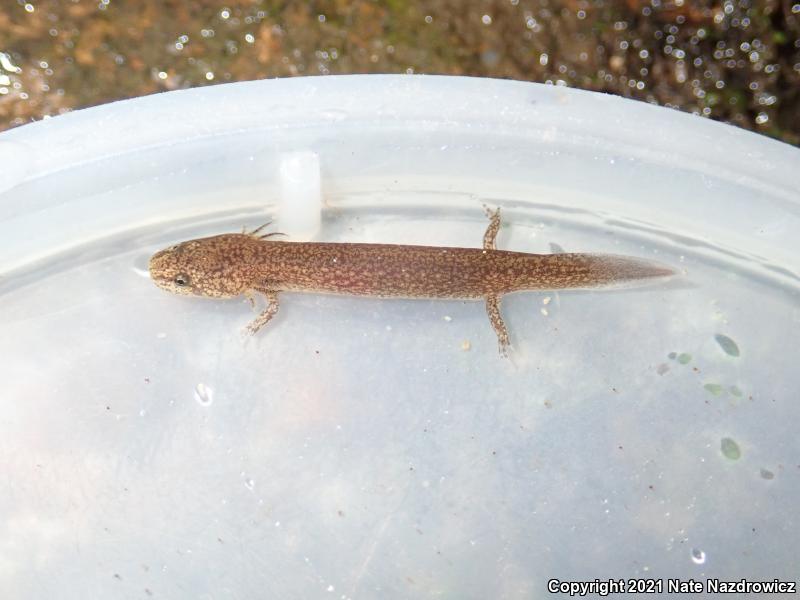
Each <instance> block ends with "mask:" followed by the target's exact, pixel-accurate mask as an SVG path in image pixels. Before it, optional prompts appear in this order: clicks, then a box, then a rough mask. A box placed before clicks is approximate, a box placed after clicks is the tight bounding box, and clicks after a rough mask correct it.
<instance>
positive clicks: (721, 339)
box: [714, 333, 739, 356]
mask: <svg viewBox="0 0 800 600" xmlns="http://www.w3.org/2000/svg"><path fill="white" fill-rule="evenodd" d="M714 339H715V340H717V343H718V344H719V347H720V348H722V350H723V351H724V352H725V354H727V355H728V356H739V346H737V345H736V342H734V341H733V340H732V339H731V338H729V337H728V336H727V335H723V334H721V333H718V334H717V335H715V336H714Z"/></svg>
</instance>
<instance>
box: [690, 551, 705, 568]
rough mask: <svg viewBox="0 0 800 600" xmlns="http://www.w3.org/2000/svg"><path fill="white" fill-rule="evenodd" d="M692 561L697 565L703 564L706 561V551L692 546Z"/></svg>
mask: <svg viewBox="0 0 800 600" xmlns="http://www.w3.org/2000/svg"><path fill="white" fill-rule="evenodd" d="M692 562H693V563H694V564H696V565H702V564H703V563H704V562H706V553H705V552H703V551H702V550H700V549H699V548H692Z"/></svg>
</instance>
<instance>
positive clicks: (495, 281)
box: [150, 209, 674, 355]
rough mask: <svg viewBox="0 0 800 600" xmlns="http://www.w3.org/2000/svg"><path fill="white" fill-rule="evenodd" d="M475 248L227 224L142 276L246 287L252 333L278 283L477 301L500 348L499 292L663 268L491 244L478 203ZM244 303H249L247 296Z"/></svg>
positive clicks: (220, 292)
mask: <svg viewBox="0 0 800 600" xmlns="http://www.w3.org/2000/svg"><path fill="white" fill-rule="evenodd" d="M487 213H488V215H489V218H490V223H489V227H488V229H487V230H486V233H485V234H484V237H483V248H482V249H480V248H444V247H436V246H407V245H396V244H355V243H323V242H286V241H275V240H268V239H267V238H269V237H271V236H274V235H276V234H274V233H271V234H266V235H259V232H260V231H261V230H262V229H263V227H264V226H262V227H259V228H258V229H256V230H255V231H252V232H250V233H230V234H223V235H216V236H212V237H207V238H201V239H196V240H190V241H187V242H183V243H180V244H177V245H175V246H171V247H169V248H167V249H166V250H161V251H160V252H157V253H156V254H154V255H153V256H152V258H151V259H150V277H151V278H152V279H153V282H154V283H155V284H156V285H157V286H158V287H160V288H163V289H165V290H167V291H170V292H174V293H176V294H184V295H195V296H205V297H209V298H233V297H235V296H239V295H242V294H245V295H246V296H247V297H248V298H249V299H250V302H251V303H253V293H256V292H257V293H261V294H263V295H264V296H265V297H266V299H267V307H266V308H265V309H264V311H263V312H262V313H261V314H260V315H259V316H258V317H257V318H256V319H255V320H254V321H253V322H252V323H250V325H249V326H248V329H249V331H250V332H251V333H255V332H256V331H258V330H259V329H260V328H261V327H263V326H264V325H266V324H267V322H269V320H270V319H272V317H274V316H275V314H276V313H277V312H278V294H279V293H280V292H311V293H331V294H349V295H354V296H373V297H378V298H451V299H468V300H485V302H486V311H487V313H488V315H489V320H490V321H491V324H492V327H493V328H494V331H495V333H496V334H497V339H498V341H499V344H500V352H501V354H504V355H505V354H506V350H507V348H508V346H509V338H508V331H507V329H506V326H505V323H504V322H503V318H502V316H501V315H500V299H501V298H502V296H503V295H504V294H508V293H510V292H517V291H522V290H560V289H569V288H594V287H598V286H604V285H610V284H616V283H623V282H631V281H636V280H645V279H652V278H659V277H667V276H669V275H672V274H673V273H674V272H673V271H672V269H670V268H668V267H665V266H662V265H659V264H655V263H652V262H649V261H645V260H642V259H638V258H631V257H625V256H616V255H610V254H527V253H524V252H510V251H506V250H497V249H495V238H496V237H497V232H498V230H499V229H500V209H497V210H496V211H494V212H491V211H488V210H487ZM253 304H254V303H253Z"/></svg>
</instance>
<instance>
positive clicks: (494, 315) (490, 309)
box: [486, 295, 511, 356]
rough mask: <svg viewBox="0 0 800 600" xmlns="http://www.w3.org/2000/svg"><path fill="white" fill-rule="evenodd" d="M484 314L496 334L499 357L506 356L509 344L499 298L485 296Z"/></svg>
mask: <svg viewBox="0 0 800 600" xmlns="http://www.w3.org/2000/svg"><path fill="white" fill-rule="evenodd" d="M486 314H488V315H489V322H490V323H491V324H492V328H493V329H494V332H495V333H496V334H497V343H498V344H499V346H500V356H508V349H509V347H510V346H511V342H509V339H508V329H506V324H505V323H504V322H503V316H502V315H501V314H500V296H497V295H491V296H486Z"/></svg>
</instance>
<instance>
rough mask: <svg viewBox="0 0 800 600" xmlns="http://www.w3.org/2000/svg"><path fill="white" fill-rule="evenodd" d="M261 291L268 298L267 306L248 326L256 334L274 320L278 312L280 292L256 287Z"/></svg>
mask: <svg viewBox="0 0 800 600" xmlns="http://www.w3.org/2000/svg"><path fill="white" fill-rule="evenodd" d="M256 291H258V292H261V293H262V294H264V296H265V297H266V299H267V307H266V308H265V309H264V310H263V311H262V312H261V314H260V315H258V316H257V317H256V318H255V319H253V321H252V322H251V323H250V324H249V325H248V326H247V331H248V332H249V333H250V334H255V333H256V332H257V331H258V330H259V329H261V328H262V327H263V326H264V325H266V324H267V323H269V322H270V320H272V317H274V316H275V315H276V314H277V312H278V292H276V291H274V290H263V289H256Z"/></svg>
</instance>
